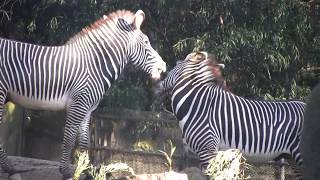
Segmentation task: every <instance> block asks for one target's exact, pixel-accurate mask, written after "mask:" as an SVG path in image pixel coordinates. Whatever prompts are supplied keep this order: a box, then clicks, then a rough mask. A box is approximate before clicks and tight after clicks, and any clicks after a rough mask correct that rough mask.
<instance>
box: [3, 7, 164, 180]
mask: <svg viewBox="0 0 320 180" xmlns="http://www.w3.org/2000/svg"><path fill="white" fill-rule="evenodd" d="M143 20H144V13H143V12H142V11H138V12H137V13H136V14H132V13H131V12H129V11H117V12H116V13H112V14H110V15H108V16H104V18H103V19H101V20H98V21H97V22H96V23H95V24H93V25H91V27H89V28H86V29H84V30H83V31H82V32H81V33H80V34H78V35H77V36H75V37H74V38H72V39H71V40H70V41H69V42H68V43H67V44H66V45H64V46H56V47H49V46H39V45H34V44H28V43H23V42H17V41H12V40H8V39H2V38H0V116H2V112H3V105H4V104H5V103H6V101H7V100H10V101H13V102H15V103H18V104H21V105H22V106H24V107H27V108H32V109H44V110H62V109H66V111H67V119H66V127H65V133H64V140H63V149H62V150H63V154H62V159H61V166H60V171H61V173H62V174H63V178H64V179H69V178H72V175H71V174H72V172H71V171H70V169H69V167H68V164H69V161H70V154H71V151H72V149H73V147H74V144H75V141H76V138H77V132H79V133H78V140H79V145H80V148H87V147H88V143H89V142H88V131H89V121H90V114H91V112H92V111H93V110H94V109H95V108H96V107H97V105H98V103H99V102H100V100H101V99H102V98H103V94H104V93H105V91H106V90H108V89H109V87H110V86H111V84H112V82H113V81H115V80H116V79H117V78H118V76H119V75H120V73H121V72H122V71H123V69H124V67H125V65H126V64H128V63H132V64H133V65H135V66H136V67H137V68H139V69H142V70H144V71H145V72H147V73H149V74H151V76H152V77H153V78H155V79H159V78H160V73H161V72H162V71H165V70H166V65H165V62H164V61H163V60H162V59H161V57H160V56H159V55H158V53H157V52H156V51H155V50H154V49H153V48H152V47H151V45H150V43H149V41H148V38H147V36H146V35H144V34H143V33H142V32H141V30H140V25H141V23H142V21H143ZM0 162H1V165H2V167H3V168H4V169H5V170H7V171H8V172H9V174H13V173H14V170H13V168H12V167H11V165H10V164H9V162H8V160H7V157H6V155H5V153H4V152H3V150H1V153H0Z"/></svg>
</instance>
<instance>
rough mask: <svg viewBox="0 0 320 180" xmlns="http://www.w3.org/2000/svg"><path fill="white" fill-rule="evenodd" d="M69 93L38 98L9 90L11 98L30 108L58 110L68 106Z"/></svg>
mask: <svg viewBox="0 0 320 180" xmlns="http://www.w3.org/2000/svg"><path fill="white" fill-rule="evenodd" d="M69 99H70V98H68V95H63V96H62V97H60V98H56V99H49V100H48V99H44V100H42V99H36V98H33V97H32V98H29V97H26V96H22V95H19V94H17V93H14V92H9V100H10V101H12V102H14V103H16V104H19V105H21V106H23V107H25V108H28V109H35V110H50V111H58V110H63V109H65V108H66V106H67V104H68V102H69Z"/></svg>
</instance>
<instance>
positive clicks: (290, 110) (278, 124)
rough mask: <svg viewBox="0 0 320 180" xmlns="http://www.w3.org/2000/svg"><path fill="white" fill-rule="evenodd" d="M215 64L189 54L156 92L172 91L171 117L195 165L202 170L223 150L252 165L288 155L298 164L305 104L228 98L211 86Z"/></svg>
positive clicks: (214, 83) (199, 55)
mask: <svg viewBox="0 0 320 180" xmlns="http://www.w3.org/2000/svg"><path fill="white" fill-rule="evenodd" d="M211 57H212V56H211ZM211 59H212V58H211ZM215 63H216V62H215V59H214V60H213V61H212V60H210V58H208V55H207V53H205V52H200V53H196V54H192V56H190V55H189V56H188V58H186V60H184V61H183V62H182V63H179V64H178V65H177V66H176V67H175V68H174V69H173V70H171V71H170V72H169V74H168V76H167V77H166V78H165V79H164V80H163V81H162V82H160V87H159V88H160V92H161V91H165V90H168V89H172V92H171V95H172V96H171V103H172V109H173V112H174V113H175V115H176V117H177V119H178V120H179V126H180V128H181V130H182V133H183V138H184V140H185V142H186V143H187V145H188V146H189V148H190V149H191V150H192V151H194V152H195V153H196V154H197V155H198V156H199V158H200V162H201V165H202V166H203V167H205V166H206V165H207V164H208V163H209V160H210V159H211V158H213V157H215V154H216V153H217V151H218V150H224V149H229V148H237V149H240V150H241V151H242V152H243V153H244V155H245V156H247V157H249V158H250V159H251V160H253V161H267V160H273V159H275V158H277V157H278V156H279V155H281V154H289V155H292V157H293V159H294V160H295V162H296V164H297V165H301V163H302V158H301V156H300V150H299V144H300V134H301V130H302V124H303V112H304V106H305V104H304V103H303V102H300V101H283V102H280V101H279V102H278V101H257V100H249V99H246V98H243V97H240V96H237V95H234V94H232V93H231V92H229V91H226V90H224V89H223V88H221V87H220V86H218V85H217V84H216V82H215V80H216V78H217V77H216V76H215V73H214V72H215V71H214V69H215V68H216V65H215ZM169 81H171V82H169Z"/></svg>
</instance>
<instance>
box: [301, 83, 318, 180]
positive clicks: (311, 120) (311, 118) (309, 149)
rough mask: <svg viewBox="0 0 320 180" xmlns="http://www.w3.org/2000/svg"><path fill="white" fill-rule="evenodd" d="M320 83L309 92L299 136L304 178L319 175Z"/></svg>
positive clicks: (310, 178)
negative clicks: (300, 135)
mask: <svg viewBox="0 0 320 180" xmlns="http://www.w3.org/2000/svg"><path fill="white" fill-rule="evenodd" d="M319 138H320V84H318V85H317V86H316V87H315V88H314V89H313V91H312V93H311V94H310V96H309V98H308V101H307V107H306V110H305V122H304V127H303V132H302V138H301V151H302V156H303V159H304V162H303V165H302V171H303V176H304V179H306V180H313V179H315V178H319V177H320V140H319Z"/></svg>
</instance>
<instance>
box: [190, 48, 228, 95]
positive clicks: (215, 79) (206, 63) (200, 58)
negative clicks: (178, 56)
mask: <svg viewBox="0 0 320 180" xmlns="http://www.w3.org/2000/svg"><path fill="white" fill-rule="evenodd" d="M204 53H206V52H198V53H196V54H195V55H194V56H193V57H190V56H189V55H188V56H189V57H188V56H187V58H186V59H185V61H187V66H188V65H190V66H193V67H194V66H198V67H199V68H201V69H202V68H203V67H206V69H205V70H203V69H202V70H200V69H197V70H195V72H194V73H195V74H198V75H199V76H206V77H207V79H210V82H211V83H213V84H214V85H218V86H221V87H222V88H223V89H225V90H227V89H228V88H227V87H226V86H225V85H224V77H223V76H222V74H218V71H220V67H219V66H218V60H217V59H216V57H215V55H213V54H210V53H207V54H204ZM191 56H192V55H191ZM220 73H221V72H220Z"/></svg>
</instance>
